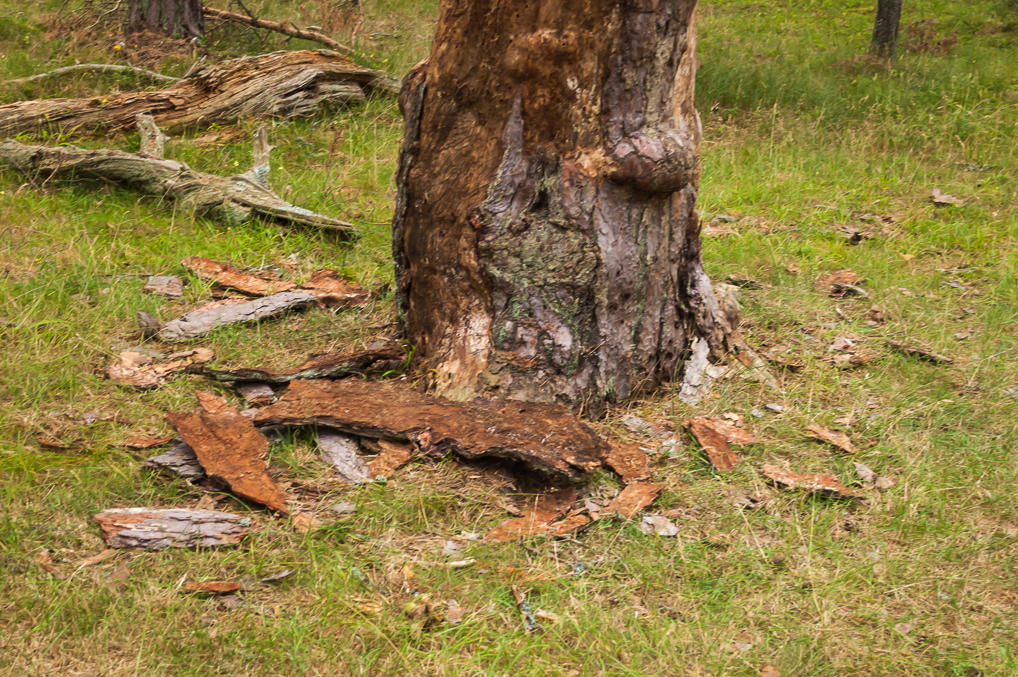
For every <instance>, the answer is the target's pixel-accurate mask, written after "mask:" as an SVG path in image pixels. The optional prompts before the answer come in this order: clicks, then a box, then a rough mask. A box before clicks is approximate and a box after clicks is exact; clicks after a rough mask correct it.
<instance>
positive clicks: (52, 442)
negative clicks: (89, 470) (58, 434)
mask: <svg viewBox="0 0 1018 677" xmlns="http://www.w3.org/2000/svg"><path fill="white" fill-rule="evenodd" d="M35 442H36V444H38V445H39V446H40V447H42V448H43V449H48V450H49V451H70V450H71V447H72V446H73V445H72V444H71V443H70V442H64V441H62V440H58V439H56V438H54V437H47V436H45V435H36V437H35Z"/></svg>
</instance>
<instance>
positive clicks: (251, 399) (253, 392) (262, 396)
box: [234, 381, 276, 407]
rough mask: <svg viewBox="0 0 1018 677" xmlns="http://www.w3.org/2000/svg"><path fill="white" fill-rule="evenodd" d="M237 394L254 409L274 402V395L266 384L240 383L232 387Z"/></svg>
mask: <svg viewBox="0 0 1018 677" xmlns="http://www.w3.org/2000/svg"><path fill="white" fill-rule="evenodd" d="M234 388H236V389H237V394H239V395H240V396H241V397H243V398H244V401H245V402H247V403H248V404H250V405H251V406H254V407H261V406H264V405H266V404H272V403H273V402H275V401H276V393H275V391H274V390H272V387H271V386H269V384H268V383H261V382H251V381H242V382H238V383H236V384H235V385H234Z"/></svg>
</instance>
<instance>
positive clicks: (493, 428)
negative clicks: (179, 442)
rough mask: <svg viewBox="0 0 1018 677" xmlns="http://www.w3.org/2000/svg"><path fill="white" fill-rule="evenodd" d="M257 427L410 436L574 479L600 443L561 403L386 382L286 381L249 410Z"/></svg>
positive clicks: (589, 466) (596, 461)
mask: <svg viewBox="0 0 1018 677" xmlns="http://www.w3.org/2000/svg"><path fill="white" fill-rule="evenodd" d="M255 422H256V423H258V424H259V425H266V424H282V425H311V424H317V425H323V426H327V427H330V428H336V429H338V430H342V431H344V432H348V433H352V434H356V435H361V436H364V437H375V438H382V439H387V440H393V441H401V442H414V443H416V444H417V445H418V446H421V447H423V448H424V450H425V451H429V452H435V453H444V452H446V451H452V452H455V453H456V454H458V455H460V456H462V457H464V458H467V459H476V458H481V457H495V458H503V459H508V460H512V461H518V462H520V463H523V464H525V465H527V466H529V467H530V468H531V469H533V470H538V471H541V472H544V473H547V474H549V475H553V476H558V477H564V478H572V479H575V478H578V477H579V476H580V475H582V474H584V473H587V472H589V471H591V470H593V469H595V468H597V467H599V466H600V465H601V462H602V459H603V458H604V455H605V454H606V453H607V444H606V443H605V442H604V441H603V440H602V439H601V438H600V437H598V436H597V434H596V433H594V431H593V430H591V429H590V427H589V426H587V425H586V424H584V423H583V422H582V421H580V420H579V419H578V418H576V417H575V416H574V415H573V414H571V413H570V412H569V411H568V410H567V409H565V408H564V407H561V406H559V405H554V404H527V403H524V402H518V401H508V400H483V399H482V400H474V401H472V402H454V401H451V400H447V399H445V398H441V397H435V396H429V395H424V394H421V393H418V392H416V391H412V390H409V389H407V388H405V387H403V388H400V387H398V386H395V385H393V384H391V383H387V382H370V381H360V380H355V379H345V380H340V381H294V382H293V383H291V385H290V388H289V389H288V390H287V391H286V393H284V395H283V396H282V397H281V398H280V399H279V401H278V402H276V403H275V404H273V405H270V406H268V407H265V408H263V409H260V410H259V411H258V413H257V414H256V416H255Z"/></svg>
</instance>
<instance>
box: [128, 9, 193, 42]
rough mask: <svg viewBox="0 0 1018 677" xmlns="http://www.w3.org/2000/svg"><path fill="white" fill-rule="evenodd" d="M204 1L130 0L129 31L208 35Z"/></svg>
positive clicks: (183, 36)
mask: <svg viewBox="0 0 1018 677" xmlns="http://www.w3.org/2000/svg"><path fill="white" fill-rule="evenodd" d="M201 5H202V3H201V0H129V2H128V3H127V32H128V33H138V32H145V31H150V32H152V33H162V34H163V35H168V36H170V37H172V38H200V37H203V36H204V35H205V18H204V16H203V15H202V6H201Z"/></svg>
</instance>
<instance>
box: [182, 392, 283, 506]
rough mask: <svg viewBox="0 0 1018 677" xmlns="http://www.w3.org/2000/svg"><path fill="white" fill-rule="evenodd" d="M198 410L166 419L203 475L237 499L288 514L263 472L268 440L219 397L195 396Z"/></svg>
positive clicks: (271, 480)
mask: <svg viewBox="0 0 1018 677" xmlns="http://www.w3.org/2000/svg"><path fill="white" fill-rule="evenodd" d="M199 402H200V404H201V408H200V409H198V411H195V412H191V413H179V412H171V413H169V414H167V416H166V418H167V420H169V422H170V423H171V424H172V425H173V427H174V428H176V429H177V432H178V433H179V434H180V437H181V438H182V439H183V440H184V442H186V443H187V444H188V445H189V446H190V447H191V449H193V450H194V453H195V455H196V456H197V457H198V462H199V463H201V465H202V467H203V468H204V469H205V472H206V473H207V474H208V475H209V477H211V478H212V479H215V480H219V481H222V482H225V483H226V484H227V485H228V486H229V487H230V489H231V491H233V493H235V494H237V495H238V496H240V497H241V498H246V499H248V500H251V501H254V502H255V503H260V504H261V505H264V506H266V507H267V508H270V509H271V510H275V511H276V512H279V513H282V514H284V515H285V514H289V512H290V510H289V508H288V507H287V505H286V497H285V496H284V495H283V492H282V490H280V488H279V487H278V486H277V485H276V483H275V482H274V481H273V479H272V478H271V477H269V474H268V472H267V471H266V459H267V457H268V450H269V441H268V439H266V437H265V435H263V434H262V433H261V432H260V431H259V430H258V429H257V428H255V427H254V424H252V423H251V421H250V420H249V419H247V418H245V417H244V416H242V415H241V413H240V412H239V411H238V410H237V409H236V408H235V407H232V406H230V405H228V404H226V403H225V402H224V401H222V398H219V397H217V396H214V395H211V394H210V393H199Z"/></svg>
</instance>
